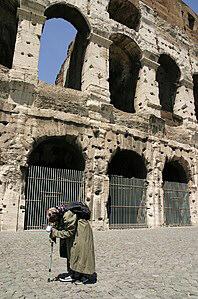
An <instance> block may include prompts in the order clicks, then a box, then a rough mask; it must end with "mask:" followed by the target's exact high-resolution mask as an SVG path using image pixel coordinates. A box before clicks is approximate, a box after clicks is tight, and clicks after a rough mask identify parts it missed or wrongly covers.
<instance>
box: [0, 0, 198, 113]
mask: <svg viewBox="0 0 198 299" xmlns="http://www.w3.org/2000/svg"><path fill="white" fill-rule="evenodd" d="M3 10H4V11H3V12H5V11H6V14H4V15H8V16H9V17H8V18H7V19H6V18H5V17H4V18H1V23H0V30H1V34H0V39H1V40H0V53H1V55H0V64H2V65H4V66H6V67H8V68H11V66H12V56H13V52H14V44H15V39H16V32H17V20H16V17H15V16H14V15H15V14H16V11H15V10H13V9H12V10H10V9H9V10H8V8H7V7H6V5H5V6H3ZM107 10H108V12H109V15H110V17H111V18H113V19H114V20H116V21H118V22H120V23H122V24H124V25H126V26H127V27H129V28H132V29H135V30H137V28H138V24H139V20H140V13H139V10H138V9H137V7H136V6H135V5H133V4H132V3H131V2H129V1H128V0H124V1H123V0H122V1H121V0H119V1H115V0H111V1H110V2H109V6H108V9H107ZM123 10H124V11H123ZM7 11H9V14H7ZM123 12H124V13H123ZM45 16H46V17H47V20H49V19H54V18H61V19H64V20H67V21H68V22H70V23H71V24H72V25H73V26H74V27H75V28H76V29H77V31H78V32H77V35H76V37H75V41H74V42H73V46H72V51H71V57H70V61H69V66H68V67H67V74H66V76H65V77H66V79H65V82H64V83H63V85H64V86H65V87H68V88H73V89H77V90H81V84H82V82H81V81H82V69H83V64H84V57H85V52H86V48H87V45H88V36H89V34H90V25H89V23H88V21H87V19H86V18H85V17H84V16H83V15H82V14H81V13H80V11H79V10H78V9H76V8H75V7H72V6H68V5H66V4H55V5H52V6H51V7H49V8H47V10H46V11H45ZM110 40H111V41H112V45H111V46H110V50H109V90H110V99H111V103H112V104H113V105H114V106H115V107H116V108H117V109H119V110H122V111H125V112H130V113H135V112H136V111H135V105H134V103H135V92H136V87H137V81H138V78H139V71H140V68H141V62H140V59H141V55H142V53H141V49H140V47H139V46H138V44H137V43H136V42H135V41H134V40H132V39H131V38H130V37H127V36H125V35H123V34H113V35H112V36H110ZM157 62H158V63H159V67H158V69H157V72H156V78H155V80H156V81H157V82H158V86H159V99H160V104H161V106H162V110H165V111H168V112H173V110H174V103H175V97H176V93H177V91H178V87H179V81H180V77H181V71H180V69H179V67H178V66H177V64H176V62H175V61H174V59H173V58H171V57H170V56H169V55H167V54H161V55H160V56H159V59H158V61H157ZM193 84H194V103H195V104H194V106H195V114H196V117H197V119H198V74H193Z"/></svg>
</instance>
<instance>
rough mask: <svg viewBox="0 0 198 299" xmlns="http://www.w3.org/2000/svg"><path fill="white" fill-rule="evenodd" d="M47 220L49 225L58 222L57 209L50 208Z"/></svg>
mask: <svg viewBox="0 0 198 299" xmlns="http://www.w3.org/2000/svg"><path fill="white" fill-rule="evenodd" d="M47 219H48V223H49V224H51V223H54V222H56V221H57V220H58V210H57V209H56V208H54V207H53V208H50V209H49V210H48V211H47Z"/></svg>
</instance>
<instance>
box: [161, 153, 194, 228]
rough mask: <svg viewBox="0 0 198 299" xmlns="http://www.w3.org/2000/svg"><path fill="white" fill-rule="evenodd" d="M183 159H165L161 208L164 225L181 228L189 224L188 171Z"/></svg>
mask: <svg viewBox="0 0 198 299" xmlns="http://www.w3.org/2000/svg"><path fill="white" fill-rule="evenodd" d="M187 167H188V164H187V162H186V161H185V160H184V159H183V158H180V159H178V158H177V157H174V158H173V159H171V160H168V159H166V162H165V165H164V169H163V172H162V177H163V207H164V219H165V224H166V225H171V226H183V225H190V224H191V212H190V200H189V199H190V196H189V195H190V193H189V184H188V183H189V180H190V176H189V171H188V168H187Z"/></svg>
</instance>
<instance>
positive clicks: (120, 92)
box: [109, 34, 141, 113]
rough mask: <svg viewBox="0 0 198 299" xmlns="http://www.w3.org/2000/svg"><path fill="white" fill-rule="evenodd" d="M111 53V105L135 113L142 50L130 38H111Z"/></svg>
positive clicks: (119, 36)
mask: <svg viewBox="0 0 198 299" xmlns="http://www.w3.org/2000/svg"><path fill="white" fill-rule="evenodd" d="M111 40H112V41H113V44H112V45H111V46H110V53H109V89H110V98H111V103H112V104H113V105H114V107H115V108H117V109H119V110H122V111H124V112H130V113H134V112H135V108H134V98H135V91H136V85H137V80H138V75H139V70H140V67H141V64H140V60H139V57H140V49H139V47H138V46H137V44H136V43H135V42H134V41H133V40H131V39H130V38H129V37H127V36H125V35H122V34H115V35H112V36H111Z"/></svg>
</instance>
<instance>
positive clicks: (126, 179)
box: [107, 150, 147, 229]
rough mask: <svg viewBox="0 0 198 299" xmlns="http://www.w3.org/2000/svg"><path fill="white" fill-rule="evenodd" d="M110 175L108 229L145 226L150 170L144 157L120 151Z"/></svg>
mask: <svg viewBox="0 0 198 299" xmlns="http://www.w3.org/2000/svg"><path fill="white" fill-rule="evenodd" d="M108 174H109V200H108V205H107V214H108V218H109V227H110V228H111V229H114V228H130V227H145V226H146V205H145V191H146V189H145V178H146V175H147V170H146V167H145V163H144V160H143V158H142V157H141V156H140V155H138V154H137V153H135V152H133V151H129V150H122V151H118V152H117V153H116V154H115V155H114V156H113V158H112V160H111V162H110V163H109V167H108Z"/></svg>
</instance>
